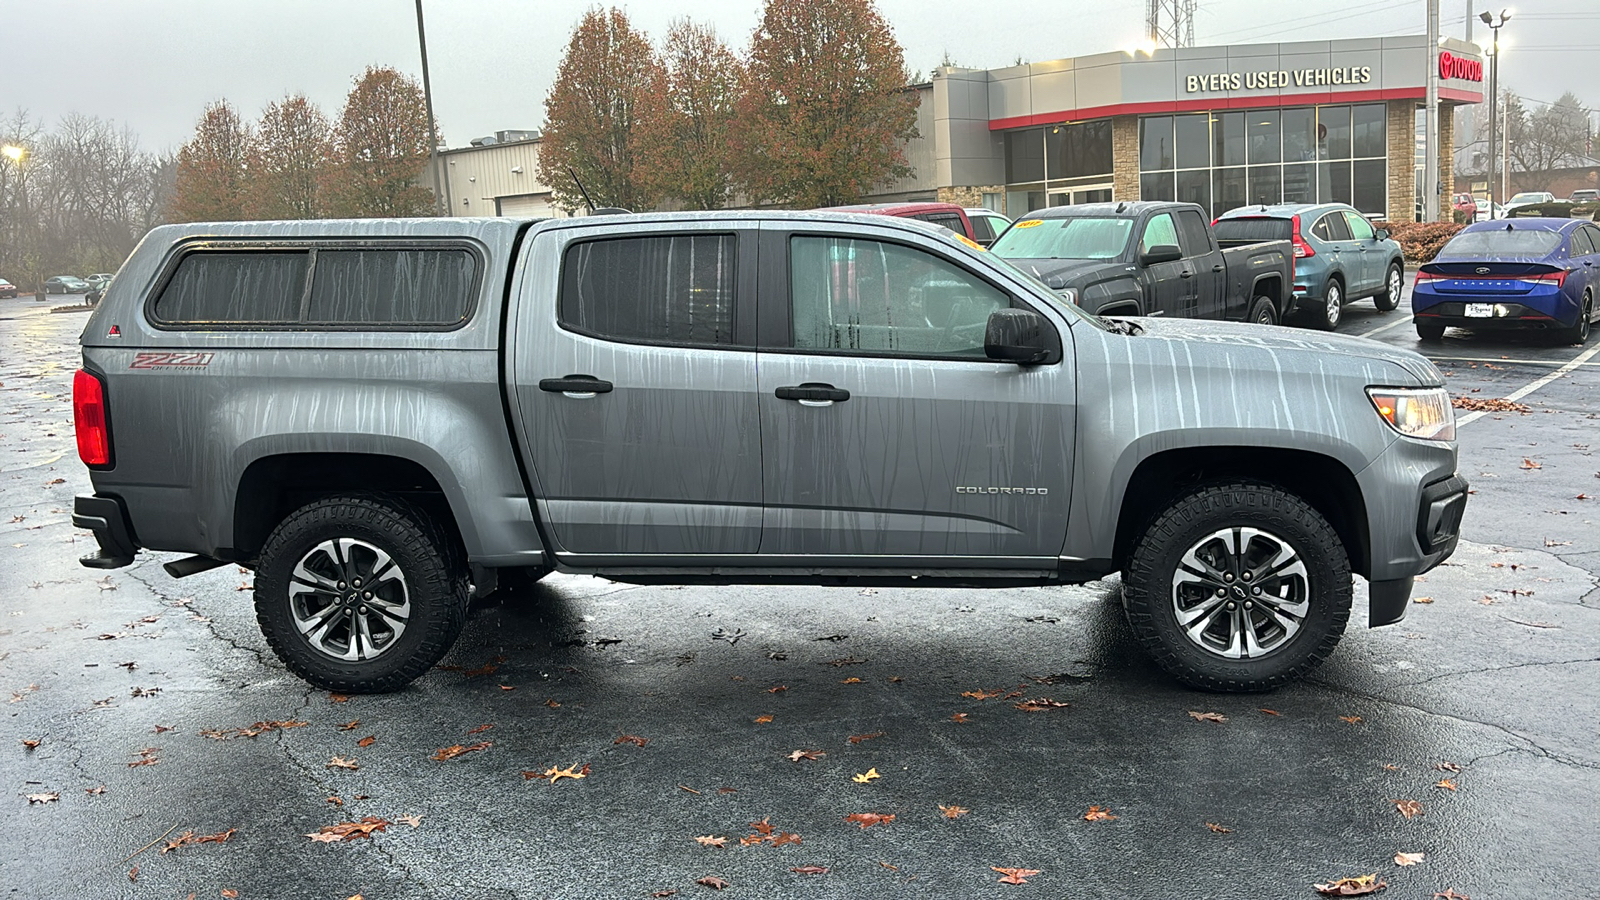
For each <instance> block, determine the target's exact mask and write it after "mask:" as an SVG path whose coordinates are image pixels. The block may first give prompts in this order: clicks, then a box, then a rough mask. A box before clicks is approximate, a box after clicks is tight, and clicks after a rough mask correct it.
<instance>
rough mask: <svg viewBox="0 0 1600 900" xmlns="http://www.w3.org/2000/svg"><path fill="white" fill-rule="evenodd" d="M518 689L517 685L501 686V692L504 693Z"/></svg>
mask: <svg viewBox="0 0 1600 900" xmlns="http://www.w3.org/2000/svg"><path fill="white" fill-rule="evenodd" d="M516 689H517V688H516V686H515V685H510V684H502V685H500V690H502V691H514V690H516Z"/></svg>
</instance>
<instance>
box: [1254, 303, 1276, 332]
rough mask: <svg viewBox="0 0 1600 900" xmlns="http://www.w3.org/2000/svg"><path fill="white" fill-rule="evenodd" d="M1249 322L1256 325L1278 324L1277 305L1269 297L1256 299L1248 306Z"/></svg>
mask: <svg viewBox="0 0 1600 900" xmlns="http://www.w3.org/2000/svg"><path fill="white" fill-rule="evenodd" d="M1250 321H1252V322H1254V323H1256V324H1257V325H1276V324H1278V305H1277V304H1276V303H1273V302H1272V298H1271V297H1257V298H1256V299H1255V302H1253V303H1251V304H1250Z"/></svg>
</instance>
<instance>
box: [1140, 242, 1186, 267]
mask: <svg viewBox="0 0 1600 900" xmlns="http://www.w3.org/2000/svg"><path fill="white" fill-rule="evenodd" d="M1180 259H1183V251H1182V250H1179V249H1178V245H1177V244H1156V245H1155V246H1154V247H1149V248H1146V249H1145V251H1144V252H1143V253H1141V254H1139V265H1141V266H1153V265H1155V264H1156V263H1164V262H1175V261H1177V260H1180Z"/></svg>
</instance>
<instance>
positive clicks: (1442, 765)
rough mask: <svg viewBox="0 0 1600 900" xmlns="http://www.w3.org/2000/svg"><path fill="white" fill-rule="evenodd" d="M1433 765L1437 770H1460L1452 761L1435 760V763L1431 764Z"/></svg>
mask: <svg viewBox="0 0 1600 900" xmlns="http://www.w3.org/2000/svg"><path fill="white" fill-rule="evenodd" d="M1433 767H1434V768H1435V769H1437V770H1439V771H1440V772H1459V771H1461V767H1460V766H1458V765H1456V764H1455V763H1453V762H1436V763H1434V764H1433Z"/></svg>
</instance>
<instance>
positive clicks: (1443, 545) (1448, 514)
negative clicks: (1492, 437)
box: [1367, 475, 1469, 628]
mask: <svg viewBox="0 0 1600 900" xmlns="http://www.w3.org/2000/svg"><path fill="white" fill-rule="evenodd" d="M1468 487H1469V485H1468V484H1467V480H1466V479H1465V478H1462V477H1461V476H1460V475H1451V476H1449V477H1447V478H1442V479H1440V480H1438V481H1435V482H1433V483H1431V484H1428V485H1424V486H1423V488H1422V492H1421V494H1420V496H1419V497H1418V500H1417V507H1416V519H1415V523H1416V524H1415V531H1414V533H1413V534H1412V535H1411V537H1412V538H1413V539H1414V540H1415V541H1416V549H1417V551H1419V552H1418V553H1417V554H1416V555H1415V557H1414V559H1415V560H1416V561H1415V562H1414V563H1413V564H1412V565H1411V566H1409V567H1408V568H1411V569H1413V571H1412V572H1411V573H1410V574H1407V575H1404V576H1401V577H1398V578H1395V577H1388V578H1375V579H1373V580H1372V581H1371V582H1370V583H1369V584H1368V601H1367V603H1368V605H1367V625H1368V626H1369V627H1372V628H1376V627H1378V626H1380V625H1393V624H1394V623H1396V622H1399V621H1400V620H1402V619H1404V618H1405V617H1406V612H1407V610H1408V609H1409V608H1410V606H1411V586H1412V584H1413V581H1414V578H1415V576H1417V575H1420V574H1422V573H1423V572H1426V571H1428V570H1429V569H1432V568H1433V567H1434V566H1437V565H1438V564H1440V563H1442V562H1444V561H1445V560H1446V559H1449V558H1450V554H1452V553H1454V552H1455V551H1456V544H1457V543H1459V542H1460V540H1461V519H1462V516H1463V515H1465V514H1466V511H1467V493H1468ZM1373 549H1374V555H1376V550H1377V548H1376V547H1374V548H1373ZM1391 567H1392V566H1391Z"/></svg>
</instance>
